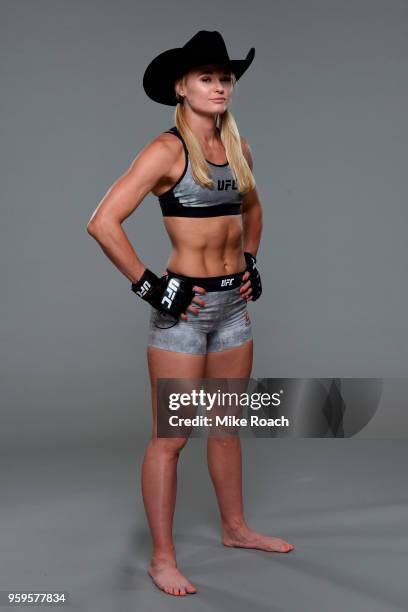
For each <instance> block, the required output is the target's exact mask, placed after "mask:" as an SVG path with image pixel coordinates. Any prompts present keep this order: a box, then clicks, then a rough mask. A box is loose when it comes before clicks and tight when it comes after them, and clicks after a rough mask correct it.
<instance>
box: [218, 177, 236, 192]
mask: <svg viewBox="0 0 408 612" xmlns="http://www.w3.org/2000/svg"><path fill="white" fill-rule="evenodd" d="M228 189H235V190H236V189H238V187H237V184H236V182H235V179H232V180H231V179H227V180H224V179H222V180H220V179H218V191H228Z"/></svg>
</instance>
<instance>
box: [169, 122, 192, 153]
mask: <svg viewBox="0 0 408 612" xmlns="http://www.w3.org/2000/svg"><path fill="white" fill-rule="evenodd" d="M164 133H165V134H174V136H177V138H178V139H179V140H181V142H182V143H183V148H184V152H185V154H186V158H187V159H188V149H187V146H186V143H185V142H184V139H183V137H182V135H181V134H180V132H179V130H178V129H177V127H176V126H174V127H172V128H170V129H169V130H166V131H165V132H164Z"/></svg>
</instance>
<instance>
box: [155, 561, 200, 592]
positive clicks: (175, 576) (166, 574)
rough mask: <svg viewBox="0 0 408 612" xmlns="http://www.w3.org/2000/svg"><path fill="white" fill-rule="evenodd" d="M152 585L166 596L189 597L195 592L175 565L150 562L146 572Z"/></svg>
mask: <svg viewBox="0 0 408 612" xmlns="http://www.w3.org/2000/svg"><path fill="white" fill-rule="evenodd" d="M147 571H148V573H149V575H150V576H151V578H152V579H153V582H154V584H155V585H156V586H157V587H159V589H161V590H162V591H164V592H165V593H167V594H168V595H189V594H193V593H196V592H197V589H196V588H195V586H194V585H193V584H191V582H190V581H189V580H187V578H186V577H185V576H183V574H182V573H181V572H180V571H179V570H178V569H177V566H176V564H175V563H172V562H165V563H154V562H153V561H152V562H151V564H150V566H149V569H148V570H147Z"/></svg>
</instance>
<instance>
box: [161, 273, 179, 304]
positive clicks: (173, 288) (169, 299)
mask: <svg viewBox="0 0 408 612" xmlns="http://www.w3.org/2000/svg"><path fill="white" fill-rule="evenodd" d="M179 287H180V281H179V280H177V278H171V279H170V281H169V284H168V285H167V287H166V294H167V295H164V296H163V298H162V301H161V303H162V304H166V305H167V308H171V305H172V304H173V300H174V296H175V295H176V293H177V290H178V288H179Z"/></svg>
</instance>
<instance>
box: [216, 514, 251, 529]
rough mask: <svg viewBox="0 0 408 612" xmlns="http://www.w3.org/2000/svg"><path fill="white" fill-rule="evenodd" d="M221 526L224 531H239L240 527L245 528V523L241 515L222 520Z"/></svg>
mask: <svg viewBox="0 0 408 612" xmlns="http://www.w3.org/2000/svg"><path fill="white" fill-rule="evenodd" d="M222 528H223V530H224V531H239V530H240V529H245V528H247V524H246V523H245V519H244V518H243V517H235V518H229V519H226V520H225V521H222Z"/></svg>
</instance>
